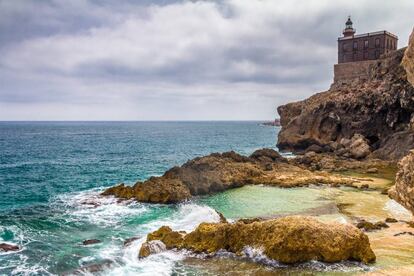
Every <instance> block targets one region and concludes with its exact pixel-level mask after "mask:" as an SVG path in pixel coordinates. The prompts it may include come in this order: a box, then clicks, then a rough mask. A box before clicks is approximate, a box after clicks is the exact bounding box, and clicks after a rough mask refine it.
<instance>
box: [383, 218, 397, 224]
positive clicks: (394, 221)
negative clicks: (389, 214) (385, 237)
mask: <svg viewBox="0 0 414 276" xmlns="http://www.w3.org/2000/svg"><path fill="white" fill-rule="evenodd" d="M385 222H387V223H396V222H398V219H395V218H386V219H385Z"/></svg>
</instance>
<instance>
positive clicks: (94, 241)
mask: <svg viewBox="0 0 414 276" xmlns="http://www.w3.org/2000/svg"><path fill="white" fill-rule="evenodd" d="M101 242H102V241H101V240H97V239H90V240H84V241H83V242H82V244H83V245H91V244H97V243H101Z"/></svg>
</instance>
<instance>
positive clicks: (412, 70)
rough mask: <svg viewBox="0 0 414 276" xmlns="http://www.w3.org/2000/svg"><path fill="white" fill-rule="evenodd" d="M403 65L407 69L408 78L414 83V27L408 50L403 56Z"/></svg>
mask: <svg viewBox="0 0 414 276" xmlns="http://www.w3.org/2000/svg"><path fill="white" fill-rule="evenodd" d="M403 66H404V68H405V70H406V71H407V79H408V81H409V82H411V84H412V85H414V29H413V32H412V33H411V36H410V40H409V43H408V47H407V50H406V51H405V54H404V58H403Z"/></svg>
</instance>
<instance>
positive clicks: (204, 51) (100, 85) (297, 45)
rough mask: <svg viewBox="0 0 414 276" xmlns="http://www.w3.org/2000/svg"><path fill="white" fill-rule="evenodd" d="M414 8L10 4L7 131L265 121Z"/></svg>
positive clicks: (0, 46)
mask: <svg viewBox="0 0 414 276" xmlns="http://www.w3.org/2000/svg"><path fill="white" fill-rule="evenodd" d="M413 13H414V1H413V0H399V1H397V0H395V1H386V0H383V1H378V0H376V1H374V0H346V1H345V0H344V1H342V0H339V1H331V0H313V1H312V0H302V1H298V0H286V1H280V0H277V1H276V0H268V1H267V0H223V1H172V0H170V1H167V0H165V1H146V0H145V1H142V0H141V1H132V0H130V1H117V0H105V1H92V0H90V1H86V0H71V1H61V0H32V1H30V0H27V1H20V0H0V57H1V58H0V120H238V119H242V120H255V119H272V118H274V117H275V116H276V107H277V106H278V105H280V104H284V103H287V102H290V101H295V100H299V99H302V98H305V97H307V96H309V95H311V94H313V93H315V92H319V91H323V90H326V89H328V88H329V85H330V83H331V81H332V75H333V71H332V70H333V64H334V63H335V62H336V59H337V53H336V51H337V48H336V47H337V45H336V43H337V41H336V39H337V37H338V36H339V35H340V34H341V30H342V29H343V27H344V22H345V20H346V18H347V16H348V15H349V14H351V15H352V17H353V21H354V26H355V27H356V28H357V33H363V32H370V31H377V30H384V29H386V30H388V31H391V32H393V33H395V34H397V35H398V36H399V38H400V40H399V47H402V46H406V44H407V39H408V36H409V34H410V32H411V30H412V28H413V26H414V17H413Z"/></svg>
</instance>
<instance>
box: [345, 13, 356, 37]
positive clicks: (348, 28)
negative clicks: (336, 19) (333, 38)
mask: <svg viewBox="0 0 414 276" xmlns="http://www.w3.org/2000/svg"><path fill="white" fill-rule="evenodd" d="M355 32H356V30H355V29H354V28H353V27H352V20H351V16H348V20H347V21H346V23H345V29H344V31H343V32H342V34H343V35H344V37H348V36H353V35H354V34H355Z"/></svg>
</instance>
